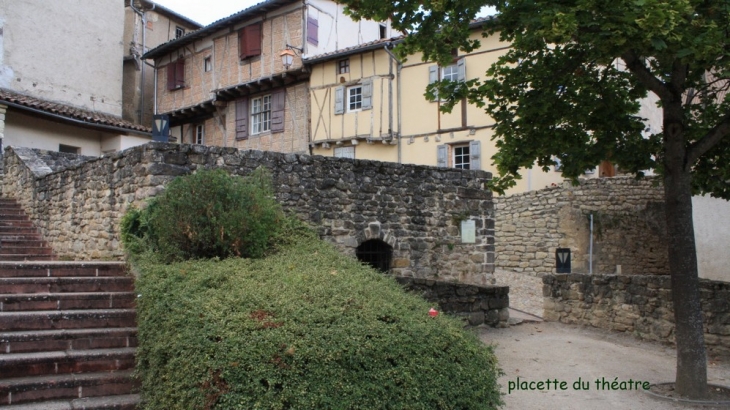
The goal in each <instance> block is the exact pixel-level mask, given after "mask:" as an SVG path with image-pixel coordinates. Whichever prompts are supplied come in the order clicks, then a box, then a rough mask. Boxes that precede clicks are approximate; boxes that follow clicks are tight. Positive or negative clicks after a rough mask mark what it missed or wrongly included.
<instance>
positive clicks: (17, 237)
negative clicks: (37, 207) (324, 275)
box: [0, 231, 45, 242]
mask: <svg viewBox="0 0 730 410" xmlns="http://www.w3.org/2000/svg"><path fill="white" fill-rule="evenodd" d="M12 241H43V237H42V236H41V234H39V233H38V232H37V231H36V232H29V233H17V232H12V233H0V242H12ZM43 242H45V241H43Z"/></svg>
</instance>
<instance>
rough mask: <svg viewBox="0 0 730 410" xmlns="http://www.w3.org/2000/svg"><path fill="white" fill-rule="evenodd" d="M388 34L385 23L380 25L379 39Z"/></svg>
mask: <svg viewBox="0 0 730 410" xmlns="http://www.w3.org/2000/svg"><path fill="white" fill-rule="evenodd" d="M387 35H388V27H386V26H385V24H381V25H380V39H381V40H382V39H384V38H385V37H386V36H387Z"/></svg>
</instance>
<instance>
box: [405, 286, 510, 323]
mask: <svg viewBox="0 0 730 410" xmlns="http://www.w3.org/2000/svg"><path fill="white" fill-rule="evenodd" d="M395 279H396V280H397V281H398V283H400V284H401V285H403V286H404V287H405V288H406V289H407V290H409V291H411V292H414V293H418V294H419V295H420V296H422V297H423V298H424V299H426V300H428V301H431V302H434V303H437V304H438V306H439V308H440V309H441V311H443V313H448V314H451V315H453V316H456V317H461V318H462V319H463V320H464V321H465V322H466V323H468V324H469V325H471V326H479V325H483V324H487V325H489V326H493V327H508V326H509V324H508V320H509V294H508V293H509V287H508V286H494V285H489V286H476V285H467V284H462V283H453V282H442V281H434V280H427V279H414V278H403V277H396V278H395Z"/></svg>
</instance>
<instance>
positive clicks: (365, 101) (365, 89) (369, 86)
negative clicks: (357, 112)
mask: <svg viewBox="0 0 730 410" xmlns="http://www.w3.org/2000/svg"><path fill="white" fill-rule="evenodd" d="M371 108H373V80H363V82H362V109H363V110H369V109H371Z"/></svg>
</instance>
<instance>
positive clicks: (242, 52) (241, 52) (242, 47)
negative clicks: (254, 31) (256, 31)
mask: <svg viewBox="0 0 730 410" xmlns="http://www.w3.org/2000/svg"><path fill="white" fill-rule="evenodd" d="M245 31H246V28H242V29H240V30H238V58H240V59H241V60H243V59H244V58H246V57H247V56H248V47H246V33H245Z"/></svg>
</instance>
